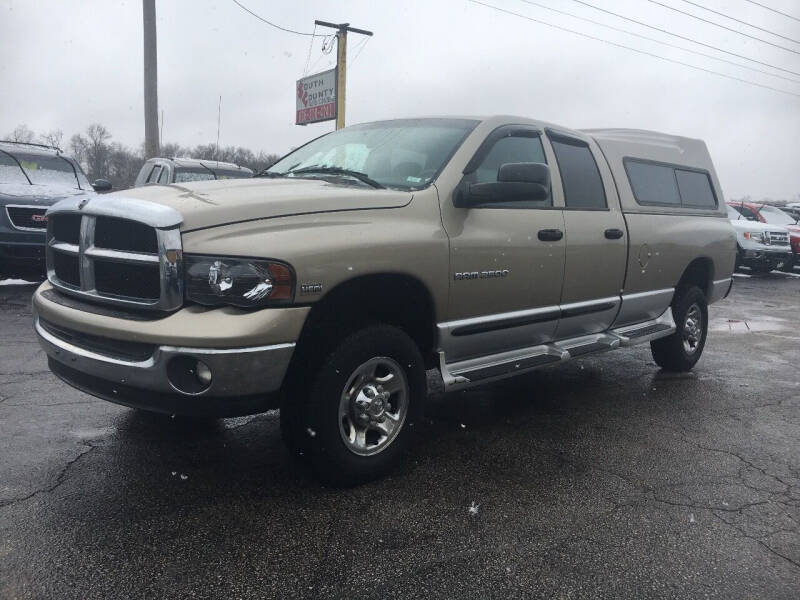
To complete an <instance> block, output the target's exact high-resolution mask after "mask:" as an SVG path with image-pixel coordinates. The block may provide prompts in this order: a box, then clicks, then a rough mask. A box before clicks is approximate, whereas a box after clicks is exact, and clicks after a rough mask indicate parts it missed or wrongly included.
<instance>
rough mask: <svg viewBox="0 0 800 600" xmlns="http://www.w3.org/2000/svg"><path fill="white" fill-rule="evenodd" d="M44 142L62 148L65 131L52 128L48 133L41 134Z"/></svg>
mask: <svg viewBox="0 0 800 600" xmlns="http://www.w3.org/2000/svg"><path fill="white" fill-rule="evenodd" d="M39 137H40V138H41V139H42V142H43V143H45V144H47V145H48V146H53V147H54V148H61V142H62V141H63V140H64V132H63V131H61V130H60V129H51V130H50V131H48V132H47V133H43V134H42V135H41V136H39Z"/></svg>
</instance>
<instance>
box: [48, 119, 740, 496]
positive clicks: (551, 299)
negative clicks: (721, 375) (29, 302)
mask: <svg viewBox="0 0 800 600" xmlns="http://www.w3.org/2000/svg"><path fill="white" fill-rule="evenodd" d="M48 216H49V222H48V230H47V264H48V278H49V281H48V282H45V283H44V284H42V286H41V287H40V288H39V289H38V290H37V292H36V294H35V297H34V308H35V327H36V331H37V332H38V335H39V339H40V341H41V344H42V346H43V347H44V349H45V351H46V353H47V355H48V358H49V364H50V367H51V369H52V370H53V372H54V373H55V374H56V375H58V376H59V377H60V378H61V379H63V380H64V381H66V382H67V383H69V384H70V385H72V386H74V387H77V388H79V389H81V390H85V391H86V392H88V393H90V394H94V395H96V396H99V397H101V398H106V399H108V400H110V401H112V402H117V403H119V404H124V405H127V406H132V407H136V408H139V409H144V410H152V411H161V412H166V413H178V414H202V415H213V416H225V415H239V414H245V413H253V412H259V411H264V410H267V409H270V408H276V407H280V413H281V429H282V433H283V437H284V440H285V441H286V443H287V445H288V446H289V447H290V448H291V449H293V450H294V451H296V452H297V453H298V454H302V455H303V456H304V457H306V458H308V459H309V460H310V461H311V462H312V464H313V465H314V467H315V469H316V472H317V473H318V475H319V476H320V477H322V478H324V479H325V480H327V481H330V482H333V483H338V484H351V483H356V482H360V481H364V480H366V479H369V478H372V477H375V476H378V475H380V474H383V473H385V472H387V470H388V469H390V468H392V467H393V466H394V465H395V464H396V463H397V462H398V461H399V459H400V457H401V455H402V454H403V452H404V450H405V449H406V448H407V446H408V444H409V442H410V438H411V434H412V433H413V425H414V422H415V421H416V420H417V419H418V418H419V417H420V415H421V413H422V410H423V405H424V401H425V394H426V374H425V371H426V369H437V370H438V371H439V372H440V373H441V378H442V381H443V383H444V386H445V388H446V389H447V390H457V389H461V388H465V387H468V386H473V385H477V384H483V383H487V382H490V381H494V380H497V379H500V378H503V377H509V376H512V375H516V374H519V373H525V372H528V371H531V370H533V369H536V368H540V367H544V366H546V365H554V364H557V363H559V362H561V361H564V360H567V359H569V358H571V357H575V356H582V355H586V354H590V353H594V352H603V351H607V350H612V349H615V348H618V347H623V346H630V345H633V344H640V343H649V344H650V345H651V348H652V353H653V357H654V359H655V361H656V363H657V364H658V365H660V366H661V367H662V368H664V369H668V370H676V371H685V370H688V369H691V368H692V367H693V366H694V364H695V363H696V362H697V360H698V359H699V358H700V355H701V353H702V352H703V347H704V344H705V341H706V332H707V325H708V312H707V307H708V305H709V304H710V303H712V302H715V301H717V300H719V299H721V298H722V297H724V296H725V295H726V294H727V293H728V292H729V290H730V286H731V282H732V279H731V273H732V271H733V267H734V261H735V255H736V240H735V235H734V232H733V229H732V227H731V225H730V223H729V221H728V219H727V216H726V211H725V204H724V201H723V197H722V193H721V191H720V186H719V182H718V181H717V176H716V174H715V172H714V167H713V165H712V162H711V159H710V157H709V154H708V151H707V149H706V146H705V144H704V143H703V142H701V141H699V140H693V139H688V138H682V137H674V136H670V135H664V134H660V133H653V132H647V131H631V130H591V131H575V130H569V129H566V128H563V127H560V126H557V125H551V124H548V123H542V122H540V121H535V120H531V119H526V118H519V117H507V116H497V117H491V118H440V119H403V120H391V121H381V122H374V123H367V124H362V125H356V126H352V127H348V128H345V129H342V130H339V131H336V132H334V133H330V134H327V135H325V136H322V137H320V138H318V139H316V140H313V141H311V142H309V143H308V144H306V145H305V146H302V147H300V148H298V149H297V150H295V151H293V152H292V153H290V154H289V155H287V156H286V157H284V158H283V159H282V160H280V161H279V162H278V163H276V164H275V165H273V166H272V167H271V168H270V169H268V170H267V171H265V172H263V173H261V176H260V177H259V178H254V179H244V180H234V181H208V182H198V183H187V184H181V185H178V184H175V185H163V186H161V185H154V186H148V187H144V188H138V189H135V190H128V191H126V192H120V193H118V194H111V195H107V196H105V197H104V198H103V199H102V201H100V200H95V199H94V198H92V199H90V200H89V201H88V203H83V202H81V203H78V202H77V201H73V200H65V201H63V202H61V203H59V204H57V205H56V206H54V207H53V208H52V209H50V211H49V212H48Z"/></svg>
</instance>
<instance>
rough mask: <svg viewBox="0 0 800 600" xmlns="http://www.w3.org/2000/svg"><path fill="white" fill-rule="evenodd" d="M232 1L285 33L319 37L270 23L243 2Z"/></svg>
mask: <svg viewBox="0 0 800 600" xmlns="http://www.w3.org/2000/svg"><path fill="white" fill-rule="evenodd" d="M232 2H233V3H234V4H235V5H236V6H238V7H239V8H241V9H242V10H243V11H245V12H248V13H250V14H251V15H253V16H254V17H255V18H256V19H258V20H259V21H263V22H264V23H266V24H267V25H269V26H270V27H274V28H275V29H280V30H281V31H285V32H286V33H294V34H296V35H310V36H311V37H312V38H313V37H319V34H315V33H306V32H305V31H295V30H294V29H288V28H286V27H281V26H280V25H276V24H275V23H272V22H271V21H267V20H266V19H265V18H264V17H262V16H261V15H257V14H256V13H254V12H253V11H252V10H250V9H249V8H247V7H246V6H245V5H244V4H242V3H241V2H239V0H232Z"/></svg>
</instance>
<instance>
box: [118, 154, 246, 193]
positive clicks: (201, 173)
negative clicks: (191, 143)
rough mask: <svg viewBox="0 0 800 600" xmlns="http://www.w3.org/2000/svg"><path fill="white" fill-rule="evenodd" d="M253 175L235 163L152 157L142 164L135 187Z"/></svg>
mask: <svg viewBox="0 0 800 600" xmlns="http://www.w3.org/2000/svg"><path fill="white" fill-rule="evenodd" d="M252 176H253V171H251V170H250V169H248V168H247V167H240V166H239V165H235V164H233V163H226V162H218V161H215V160H199V159H196V158H151V159H150V160H148V161H147V162H145V163H144V165H142V168H141V170H140V171H139V174H138V175H137V176H136V183H134V187H139V186H142V185H152V184H159V183H160V184H163V185H167V184H170V183H188V182H190V181H209V180H212V179H243V178H246V177H252Z"/></svg>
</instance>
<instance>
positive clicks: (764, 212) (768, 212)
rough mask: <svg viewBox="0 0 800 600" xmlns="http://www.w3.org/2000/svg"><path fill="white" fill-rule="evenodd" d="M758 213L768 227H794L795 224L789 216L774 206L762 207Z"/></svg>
mask: <svg viewBox="0 0 800 600" xmlns="http://www.w3.org/2000/svg"><path fill="white" fill-rule="evenodd" d="M758 212H759V214H760V215H761V216H762V217H764V220H765V221H766V222H767V223H769V224H770V225H794V224H795V223H796V222H797V221H796V220H795V219H793V218H792V217H791V216H790V215H789V214H787V213H785V212H783V211H782V210H781V209H780V208H775V207H774V206H762V207H761V210H759V211H758Z"/></svg>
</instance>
